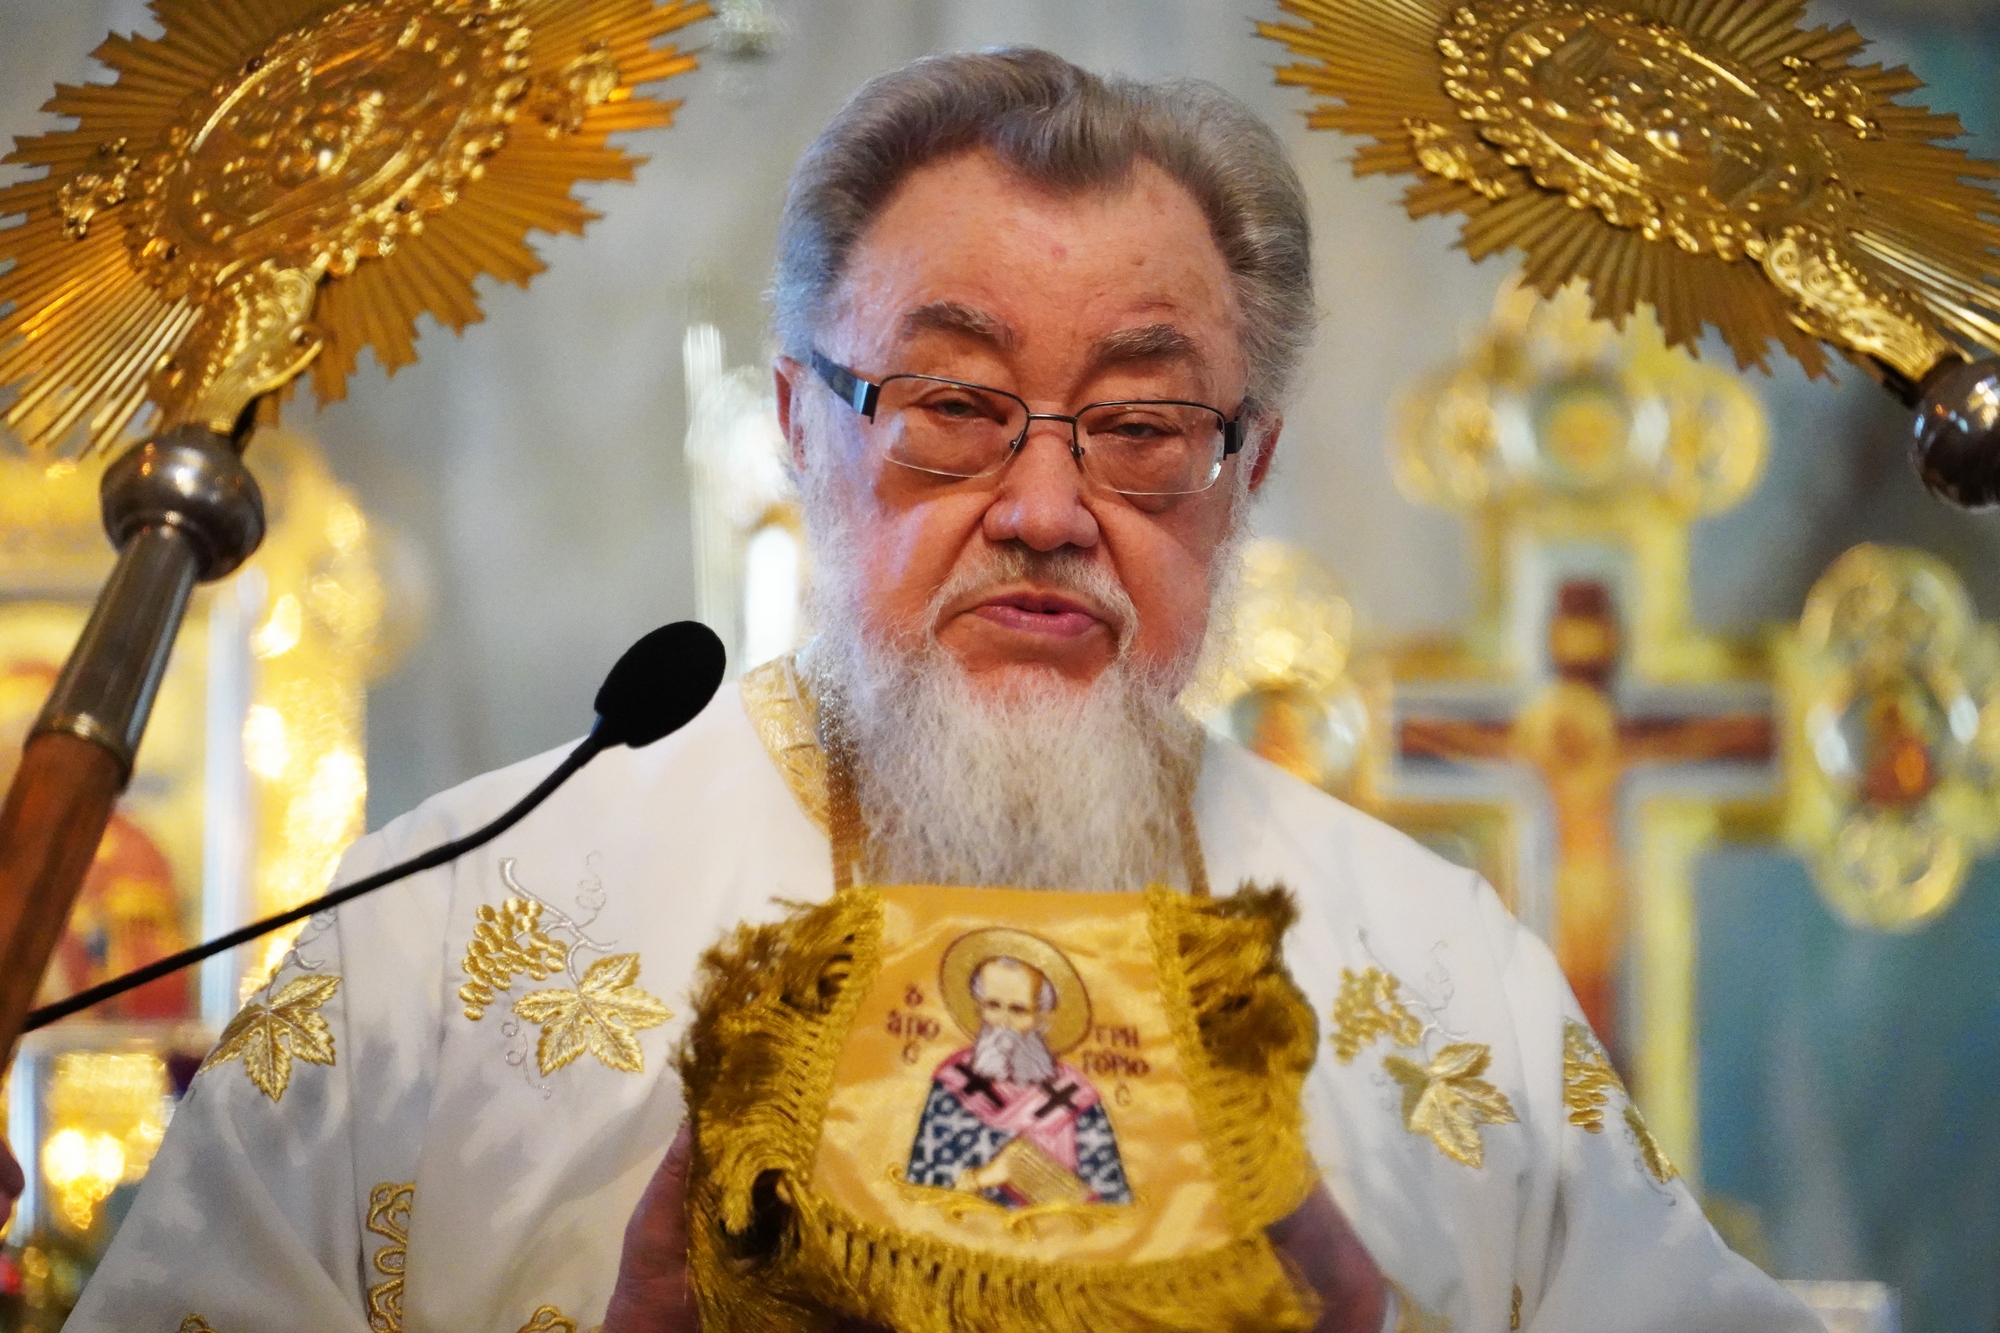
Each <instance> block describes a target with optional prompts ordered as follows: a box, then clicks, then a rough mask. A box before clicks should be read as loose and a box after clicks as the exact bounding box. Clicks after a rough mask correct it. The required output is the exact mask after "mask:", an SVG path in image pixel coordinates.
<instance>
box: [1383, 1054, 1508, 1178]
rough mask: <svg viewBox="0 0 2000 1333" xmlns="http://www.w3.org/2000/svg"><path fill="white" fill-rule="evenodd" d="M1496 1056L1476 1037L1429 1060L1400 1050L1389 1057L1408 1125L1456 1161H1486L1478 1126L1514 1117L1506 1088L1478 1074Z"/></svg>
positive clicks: (1474, 1164)
mask: <svg viewBox="0 0 2000 1333" xmlns="http://www.w3.org/2000/svg"><path fill="white" fill-rule="evenodd" d="M1492 1061H1493V1053H1492V1051H1491V1050H1489V1049H1488V1048H1487V1047H1485V1046H1480V1045H1478V1044H1476V1043H1474V1042H1455V1043H1453V1044H1452V1045H1450V1046H1447V1047H1445V1048H1444V1049H1443V1050H1441V1051H1439V1052H1438V1053H1437V1055H1436V1057H1435V1058H1434V1059H1432V1060H1431V1062H1430V1063H1429V1064H1428V1065H1421V1064H1418V1063H1417V1062H1416V1061H1415V1060H1407V1059H1405V1058H1403V1057H1402V1056H1400V1055H1391V1056H1389V1057H1387V1058H1386V1059H1384V1060H1383V1062H1382V1064H1383V1067H1384V1068H1386V1069H1387V1070H1388V1071H1389V1077H1391V1078H1393V1079H1395V1080H1396V1082H1398V1083H1400V1084H1402V1085H1403V1127H1404V1128H1405V1129H1407V1130H1409V1131H1410V1132H1411V1133H1412V1134H1424V1135H1428V1136H1429V1138H1430V1140H1431V1142H1432V1143H1435V1144H1436V1145H1437V1146H1438V1151H1439V1152H1441V1153H1443V1154H1444V1155H1445V1156H1447V1157H1449V1158H1451V1159H1452V1160H1454V1161H1458V1162H1463V1163H1464V1164H1465V1165H1467V1166H1470V1167H1479V1166H1483V1165H1484V1164H1485V1162H1486V1142H1485V1140H1484V1139H1482V1138H1480V1136H1479V1127H1480V1126H1481V1125H1511V1124H1513V1123H1514V1120H1515V1116H1514V1107H1513V1105H1512V1103H1510V1102H1509V1101H1508V1100H1507V1094H1506V1093H1504V1092H1502V1091H1500V1089H1498V1088H1496V1087H1494V1086H1493V1085H1492V1084H1491V1083H1488V1082H1487V1081H1486V1080H1485V1079H1482V1078H1480V1077H1479V1075H1481V1074H1483V1073H1485V1072H1486V1066H1487V1065H1489V1064H1491V1063H1492Z"/></svg>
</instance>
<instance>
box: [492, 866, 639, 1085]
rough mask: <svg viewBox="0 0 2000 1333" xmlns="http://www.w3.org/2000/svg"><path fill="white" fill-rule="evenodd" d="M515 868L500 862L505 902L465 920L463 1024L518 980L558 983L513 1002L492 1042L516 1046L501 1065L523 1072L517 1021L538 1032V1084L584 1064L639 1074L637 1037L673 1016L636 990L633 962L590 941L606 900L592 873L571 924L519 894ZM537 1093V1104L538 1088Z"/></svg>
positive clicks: (609, 945)
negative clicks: (593, 1061) (592, 1061)
mask: <svg viewBox="0 0 2000 1333" xmlns="http://www.w3.org/2000/svg"><path fill="white" fill-rule="evenodd" d="M516 865H517V861H516V859H515V858H514V857H511V856H510V857H505V858H502V860H501V862H500V881H501V883H502V884H504V885H506V887H507V890H508V893H509V895H510V896H509V897H508V898H507V899H506V900H505V901H504V902H502V903H501V904H500V906H498V907H493V906H490V905H481V906H480V908H479V910H478V913H477V915H476V917H475V919H474V924H473V931H472V938H471V939H470V940H469V941H468V942H467V944H466V947H465V960H464V962H463V964H462V966H463V969H464V971H465V974H466V982H465V985H463V986H461V987H460V988H459V992H458V996H459V999H461V1000H462V1001H464V1002H465V1016H466V1017H467V1018H468V1019H471V1020H472V1021H473V1022H475V1023H476V1022H478V1021H479V1020H480V1019H481V1018H483V1017H484V1016H485V1013H486V1009H487V1007H488V1006H490V1005H492V1004H493V1003H495V1002H496V1001H497V1000H498V998H499V992H501V991H504V990H510V989H511V988H512V987H513V984H514V982H515V981H516V980H517V979H519V978H521V977H526V978H528V979H529V980H532V981H546V980H548V979H549V978H550V977H555V976H560V977H563V978H566V979H567V980H568V981H569V983H570V984H569V985H568V986H566V987H564V986H553V987H547V988H544V989H541V990H532V991H528V992H527V993H526V994H523V995H521V996H520V997H518V998H517V999H515V1001H514V1003H513V1005H512V1006H511V1013H512V1014H513V1017H512V1018H509V1019H508V1020H507V1021H506V1022H505V1023H503V1024H502V1025H501V1031H502V1033H503V1034H505V1035H506V1036H507V1037H508V1038H509V1039H510V1040H514V1041H517V1042H518V1043H519V1044H518V1046H517V1048H516V1049H514V1050H511V1051H510V1052H509V1053H508V1056H507V1060H508V1063H510V1064H517V1065H521V1066H522V1067H523V1069H524V1071H525V1067H526V1063H527V1058H528V1046H527V1042H526V1038H525V1033H524V1029H523V1028H522V1026H521V1024H522V1021H525V1022H528V1023H532V1024H534V1025H535V1026H536V1027H537V1028H539V1029H540V1033H539V1038H538V1040H537V1041H536V1042H535V1043H534V1047H533V1054H534V1060H535V1067H536V1068H537V1069H539V1070H540V1071H541V1074H542V1077H544V1078H546V1077H548V1076H549V1075H550V1074H553V1073H555V1072H556V1071H557V1070H558V1069H561V1068H563V1067H564V1066H566V1065H568V1064H571V1063H572V1062H574V1061H575V1060H576V1059H577V1058H578V1057H579V1056H582V1055H585V1054H589V1055H594V1056H596V1057H597V1059H598V1060H599V1062H601V1063H602V1064H604V1065H605V1066H607V1067H608V1068H611V1069H615V1070H618V1071H620V1072H621V1073H628V1074H640V1073H644V1072H645V1069H646V1053H645V1049H644V1048H643V1047H642V1046H641V1045H640V1044H639V1037H638V1034H639V1033H640V1032H641V1031H643V1030H645V1029H647V1028H654V1027H658V1026H660V1025H661V1024H662V1023H665V1022H667V1021H668V1020H669V1019H671V1018H672V1017H673V1014H672V1012H671V1011H670V1010H669V1009H668V1008H667V1006H666V1005H665V1004H663V1003H661V1002H660V1000H659V998H658V997H657V996H654V995H651V994H648V993H647V992H646V991H645V990H643V989H641V988H640V986H639V955H638V954H636V953H614V952H613V948H614V947H615V946H614V944H613V942H611V941H608V940H599V939H597V938H595V937H593V936H592V935H591V934H590V927H591V925H592V923H593V922H595V921H596V919H597V917H598V914H599V913H600V912H601V911H602V910H603V908H604V903H605V900H606V895H605V893H604V887H603V884H602V882H601V881H600V880H599V879H598V878H597V876H596V874H595V873H594V872H593V873H591V874H590V875H588V876H587V877H586V878H585V879H584V881H583V882H582V884H581V885H580V886H579V889H578V892H577V896H576V905H577V911H576V912H575V913H574V914H572V913H570V912H565V911H564V910H562V909H561V908H559V907H557V906H556V905H555V904H553V903H551V902H549V901H548V900H547V899H546V898H543V897H540V896H539V895H537V894H536V893H534V892H533V891H532V890H530V889H528V888H527V887H525V886H524V885H523V884H522V883H521V881H520V879H519V877H518V876H517V874H516V873H515V867H516ZM545 920H546V922H547V924H544V921H545ZM585 955H596V958H595V961H593V962H591V963H590V964H589V966H588V967H585V966H583V959H584V957H585ZM540 1086H541V1087H542V1091H543V1093H544V1094H546V1093H547V1092H548V1088H547V1086H546V1085H540Z"/></svg>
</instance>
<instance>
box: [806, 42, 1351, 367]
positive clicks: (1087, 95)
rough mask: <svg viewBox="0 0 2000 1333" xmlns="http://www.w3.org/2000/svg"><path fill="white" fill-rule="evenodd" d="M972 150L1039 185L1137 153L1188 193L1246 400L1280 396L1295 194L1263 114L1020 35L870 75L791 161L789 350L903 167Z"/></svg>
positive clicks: (1305, 256)
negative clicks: (1221, 281)
mask: <svg viewBox="0 0 2000 1333" xmlns="http://www.w3.org/2000/svg"><path fill="white" fill-rule="evenodd" d="M976 148H985V149H988V150H990V151H991V152H993V153H994V154H995V155H996V156H998V157H999V159H1000V160H1001V161H1002V162H1004V163H1005V164H1006V165H1007V166H1009V167H1010V168H1012V169H1013V170H1015V171H1018V172H1020V173H1021V174H1022V175H1024V176H1025V177H1027V178H1028V179H1029V180H1030V181H1033V182H1035V183H1036V184H1038V185H1040V186H1043V187H1045V188H1047V189H1049V190H1053V191H1059V192H1065V193H1068V192H1075V191H1082V190H1088V189H1093V188H1103V187H1106V186H1115V185H1117V184H1119V183H1120V182H1122V181H1124V180H1125V179H1126V178H1127V177H1128V176H1129V174H1130V173H1131V171H1132V168H1133V166H1134V165H1135V164H1136V163H1138V162H1140V161H1146V162H1151V163H1153V164H1154V165H1155V166H1157V167H1159V168H1160V169H1161V170H1163V171H1165V172H1166V173H1167V174H1168V175H1169V176H1171V177H1173V179H1175V180H1176V181H1178V182H1179V183H1180V184H1181V185H1182V186H1183V187H1184V188H1186V189H1187V191H1188V192H1189V193H1190V194H1192V195H1193V196H1194V198H1195V200H1196V202H1197V203H1199V204H1200V206H1201V209H1202V212H1203V213H1204V214H1205V215H1206V216H1207V218H1208V224H1209V228H1210V231H1211V232H1212V233H1213V235H1214V237H1215V243H1216V246H1217V248H1218V249H1220V250H1221V252H1222V257H1223V259H1224V260H1225V261H1226V262H1227V264H1228V265H1229V270H1230V273H1231V274H1232V275H1233V277H1234V278H1235V283H1236V297H1237V301H1238V303H1239V305H1240V306H1241V308H1242V312H1243V329H1242V339H1243V352H1244V357H1245V359H1246V361H1247V362H1248V363H1249V367H1250V385H1249V392H1250V397H1251V398H1252V399H1253V400H1255V401H1256V402H1257V403H1258V404H1261V405H1264V406H1276V405H1279V404H1281V403H1282V402H1283V401H1284V398H1285V394H1286V392H1287V391H1288V390H1289V388H1290V386H1291V380H1292V376H1293V373H1294V372H1295V371H1296V370H1297V368H1298V363H1299V359H1300V357H1301V356H1302V355H1303V354H1304V352H1305V348H1306V344H1307V343H1308V342H1309V341H1310V339H1311V337H1312V326H1313V320H1314V311H1313V298H1312V232H1311V226H1310V223H1309V222H1308V219H1307V210H1306V200H1305V192H1304V191H1303V190H1302V189H1301V188H1300V185H1299V179H1298V174H1297V173H1296V172H1295V171H1293V170H1292V165H1291V162H1290V161H1289V160H1288V159H1287V158H1286V156H1285V151H1284V148H1283V146H1282V145H1281V144H1280V143H1279V141H1278V137H1277V135H1275V134H1274V133H1272V132H1271V129H1270V127H1269V126H1267V125H1265V124H1264V123H1263V122H1262V121H1260V120H1259V119H1257V117H1256V116H1255V115H1254V114H1253V113H1252V112H1251V111H1250V109H1249V108H1248V107H1246V106H1244V105H1243V103H1241V102H1240V101H1238V100H1237V99H1235V98H1234V97H1231V96H1230V95H1229V94H1228V93H1225V92H1223V91H1222V90H1221V89H1220V88H1217V87H1215V86H1214V85H1213V84H1208V83H1201V82H1198V81H1195V80H1191V79H1189V80H1175V81H1171V82H1166V83H1140V82H1138V81H1135V80H1132V79H1121V78H1103V77H1100V76H1098V75H1096V74H1092V73H1090V72H1089V71H1087V70H1084V69H1080V68H1078V67H1077V66H1075V65H1072V64H1071V63H1070V62H1069V61H1067V60H1064V59H1063V58H1062V57H1060V56H1057V55H1053V54H1051V53H1049V52H1047V51H1041V50H1036V49H1035V48H1033V47H1012V48H1008V49H1004V50H995V51H982V52H977V53H967V54H957V55H943V56H928V57H925V58H924V59H921V60H916V61H912V62H911V63H910V64H907V65H905V66H903V67H902V68H901V69H898V70H893V71H891V72H890V73H888V74H884V75H881V76H880V77H878V78H876V79H873V80H871V81H870V82H869V83H868V84H866V85H865V86H863V87H862V89H861V90H860V91H859V92H857V93H856V94H854V96H853V97H852V98H850V99H849V100H848V103H847V105H846V106H845V107H843V108H842V109H841V111H840V113H839V114H838V115H836V116H835V117H834V118H833V121H832V123H831V124H829V125H828V126H827V127H826V129H824V130H823V131H821V132H820V135H819V137H818V138H817V139H815V140H814V141H813V144H812V146H811V147H810V148H808V149H807V150H806V152H805V156H804V157H802V158H800V159H799V163H798V166H797V167H795V168H794V169H793V171H792V180H791V189H790V193H789V195H788V196H787V198H786V201H785V212H784V217H783V220H782V221H781V222H780V224H779V229H778V266H777V274H776V277H775V280H774V282H773V285H772V304H773V306H774V308H775V317H776V321H777V332H778V337H779V339H780V341H781V342H782V343H783V345H784V348H785V351H786V352H787V353H789V354H790V355H792V356H794V357H798V358H800V359H801V360H803V359H804V358H805V357H806V355H807V353H808V349H809V348H810V346H811V343H812V339H813V334H814V331H815V330H816V329H817V328H818V327H819V326H820V324H821V323H822V322H823V321H824V320H825V318H826V316H827V314H828V305H829V303H830V302H831V301H832V299H833V296H834V293H835V290H836V289H837V288H838V286H839V284H840V280H841V278H842V276H843V275H844V274H845V272H846V268H847V262H848V257H849V254H850V253H851V251H852V250H853V248H854V245H855V243H856V242H857V241H858V240H859V239H860V237H861V234H862V233H863V232H864V231H865V230H866V229H867V227H868V224H869V223H870V222H872V221H873V220H874V218H875V215H876V214H877V213H878V212H879V211H880V210H881V209H882V207H883V206H884V205H885V204H887V203H888V201H889V198H890V196H891V195H892V194H894V193H895V190H896V187H897V186H898V185H900V184H901V183H902V181H903V179H904V178H905V177H907V176H908V175H909V174H910V173H911V172H912V171H914V170H916V169H917V168H919V167H921V166H924V165H925V164H926V163H929V162H933V161H936V160H938V159H940V158H943V157H948V156H951V155H953V154H956V153H960V152H964V151H966V150H969V149H976Z"/></svg>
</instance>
